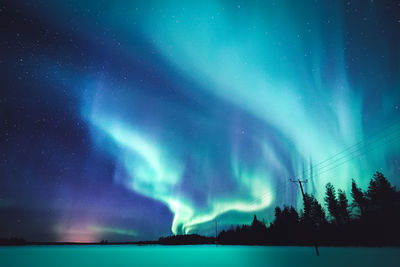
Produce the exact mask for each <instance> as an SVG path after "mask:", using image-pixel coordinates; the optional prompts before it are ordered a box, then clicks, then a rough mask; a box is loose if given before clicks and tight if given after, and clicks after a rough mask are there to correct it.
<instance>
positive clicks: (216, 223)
mask: <svg viewBox="0 0 400 267" xmlns="http://www.w3.org/2000/svg"><path fill="white" fill-rule="evenodd" d="M215 246H218V222H217V219H215Z"/></svg>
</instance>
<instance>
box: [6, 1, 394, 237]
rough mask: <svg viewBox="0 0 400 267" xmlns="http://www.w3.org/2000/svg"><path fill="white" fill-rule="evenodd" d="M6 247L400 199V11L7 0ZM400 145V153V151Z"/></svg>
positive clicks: (317, 4) (177, 230) (328, 4)
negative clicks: (344, 201)
mask: <svg viewBox="0 0 400 267" xmlns="http://www.w3.org/2000/svg"><path fill="white" fill-rule="evenodd" d="M0 16H1V29H0V30H1V32H0V36H1V37H0V68H1V75H0V82H1V83H0V84H1V94H0V105H1V107H0V111H1V113H0V119H1V120H0V123H1V124H0V125H1V126H0V217H1V218H2V219H1V221H0V226H1V227H0V236H6V237H8V236H18V237H24V238H27V239H29V240H46V241H48V240H50V241H99V240H101V239H109V240H114V241H127V240H146V239H156V238H158V237H159V236H162V235H169V234H172V233H174V234H181V233H199V234H204V235H208V234H213V233H214V232H213V231H214V220H218V222H219V225H220V227H221V229H223V228H229V227H231V226H232V225H236V224H243V223H248V222H250V221H251V219H252V216H253V214H257V216H258V217H259V218H263V219H265V220H266V221H267V222H269V221H270V219H271V215H272V214H273V210H274V207H275V206H276V205H283V204H292V205H300V204H301V202H300V200H301V198H300V197H301V195H300V192H299V189H298V188H297V187H296V185H294V184H292V183H290V182H289V179H290V178H304V179H308V180H309V182H308V183H307V187H306V190H307V192H310V193H311V192H312V193H313V194H315V195H316V196H317V197H318V198H319V199H322V198H323V193H324V186H325V184H326V183H327V182H331V183H332V184H334V185H335V186H336V187H339V188H342V189H344V190H346V192H349V188H350V183H351V179H355V180H356V181H357V182H358V183H359V185H361V186H362V187H366V186H367V183H368V181H369V179H370V178H371V176H372V174H373V173H374V172H375V171H376V170H380V171H382V172H383V173H384V174H385V175H386V176H387V177H388V178H389V180H390V181H391V182H392V183H393V184H394V185H397V186H398V185H400V180H399V178H400V150H399V148H400V124H399V120H398V119H399V114H400V108H399V107H400V34H399V33H400V1H377V0H376V1H373V0H371V1H151V0H150V1H105V0H103V1H87V0H80V1H78V0H76V1H34V0H25V1H5V2H4V3H3V4H1V6H0ZM398 137H399V138H398Z"/></svg>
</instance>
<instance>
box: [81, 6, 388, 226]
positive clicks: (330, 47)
mask: <svg viewBox="0 0 400 267" xmlns="http://www.w3.org/2000/svg"><path fill="white" fill-rule="evenodd" d="M153 4H154V3H153ZM156 5H157V9H156V11H154V12H147V13H146V12H145V14H144V15H143V16H142V17H141V19H140V23H139V25H141V26H142V27H143V29H144V30H143V32H145V33H146V34H147V36H148V39H149V40H152V43H153V44H154V45H155V47H156V49H157V50H158V53H160V54H161V55H163V57H164V58H165V59H166V60H167V61H168V62H169V63H170V64H171V65H173V66H174V67H175V68H176V69H177V70H178V71H179V72H180V73H182V75H185V76H186V77H188V78H189V79H191V80H193V81H196V83H198V84H200V85H201V89H202V90H204V91H205V92H207V93H210V94H212V95H213V96H214V97H216V98H217V99H220V100H221V101H226V102H227V103H229V104H230V105H233V106H235V107H236V108H238V109H240V110H243V111H245V112H248V113H249V114H251V115H252V116H254V117H255V118H257V119H259V120H261V121H263V122H264V123H265V124H266V125H268V126H269V128H268V129H269V131H263V132H262V131H256V130H254V131H250V132H249V133H247V132H246V134H248V135H250V136H251V137H250V138H251V140H252V141H251V143H252V144H253V145H255V146H257V149H256V156H257V157H258V159H257V160H255V161H254V157H255V156H254V155H252V157H251V158H252V160H248V159H246V157H245V156H243V151H244V150H245V149H244V147H245V146H246V143H244V142H243V141H242V140H241V139H240V138H239V137H238V136H239V135H240V134H239V135H238V136H236V135H235V134H232V135H231V136H227V141H226V142H227V143H228V144H229V145H230V150H229V151H230V154H227V155H226V157H227V161H228V162H229V163H228V164H227V165H228V168H229V169H230V170H229V171H228V172H227V173H229V175H228V176H227V177H224V179H227V180H230V183H231V184H233V185H234V186H233V187H235V189H234V190H233V191H232V192H217V193H215V192H213V194H212V196H211V195H210V190H212V189H210V187H207V184H208V183H210V182H211V180H210V176H213V175H214V174H215V173H214V172H213V171H214V169H215V168H216V167H217V164H211V163H209V162H208V161H207V160H205V158H207V156H209V154H208V151H207V149H208V147H207V145H206V146H205V147H200V146H196V145H195V141H193V140H192V139H191V138H190V137H188V136H187V135H186V133H185V131H179V136H178V137H177V139H179V138H182V139H184V140H186V142H184V143H185V144H188V142H187V141H192V143H191V144H190V145H189V146H188V145H181V144H178V143H174V142H173V141H171V140H168V139H169V138H167V137H166V136H163V134H165V133H166V130H165V129H164V130H161V131H160V133H159V134H155V135H154V134H153V133H151V132H149V131H148V129H147V128H146V126H145V123H144V122H143V121H141V120H140V118H139V117H138V116H137V115H130V114H129V113H128V112H126V111H121V110H122V109H121V107H120V106H124V105H125V106H127V105H129V104H126V103H125V104H123V103H120V102H118V103H117V102H113V101H112V100H110V99H112V98H111V97H109V98H107V97H104V98H103V99H102V100H101V101H98V100H97V99H96V98H95V97H93V98H90V97H89V98H88V99H86V100H87V101H85V104H84V106H85V107H84V112H83V113H84V116H85V118H86V119H87V120H88V121H89V123H90V124H91V125H92V126H93V131H94V136H96V138H95V139H96V141H97V142H98V143H99V144H100V146H102V147H104V148H105V149H106V150H107V151H108V152H110V153H111V154H113V155H114V156H115V158H116V159H117V162H118V164H119V168H118V169H117V171H116V173H115V180H116V181H117V182H119V183H122V184H124V185H125V186H127V187H128V188H130V189H132V190H134V191H135V192H137V193H140V194H142V195H145V196H148V197H151V198H154V199H157V200H160V201H162V202H164V203H165V204H166V205H167V206H168V207H169V208H170V209H171V211H172V212H173V213H174V220H173V223H172V232H173V233H175V234H176V233H189V232H191V231H194V230H196V228H197V227H199V226H200V225H201V224H203V223H206V222H209V221H211V220H213V219H214V218H215V217H216V216H218V215H219V214H222V213H225V212H227V211H231V210H237V211H244V212H252V211H256V210H261V209H263V208H266V207H268V206H269V205H270V204H271V203H272V201H273V200H276V201H275V202H274V204H277V205H279V204H281V203H285V197H284V196H283V197H282V196H280V195H279V194H278V193H279V192H277V193H275V194H274V192H273V190H272V189H273V188H275V187H276V186H278V185H279V184H281V183H282V181H287V179H288V178H290V177H293V176H296V175H299V174H301V173H302V172H303V171H304V170H307V169H308V168H309V166H312V165H313V164H315V163H318V162H321V161H322V160H325V159H326V158H327V157H329V156H331V155H334V154H336V153H337V152H339V151H341V150H343V149H344V148H346V147H348V146H350V145H352V144H354V143H356V142H357V141H359V140H363V139H364V133H363V128H362V120H361V119H362V95H361V94H360V91H354V90H352V89H351V88H350V85H349V82H348V77H347V73H346V71H345V70H346V68H345V63H344V54H343V40H342V39H341V37H340V36H342V33H341V27H342V25H341V16H340V14H341V11H340V9H339V8H338V9H337V10H335V9H334V8H333V10H330V12H332V13H331V14H332V16H331V23H330V24H329V25H322V24H321V23H312V22H315V21H320V19H321V14H322V13H321V10H320V9H319V8H318V7H308V8H307V10H306V9H302V10H301V11H302V12H301V14H298V13H297V12H295V10H296V7H294V6H293V5H295V4H294V3H290V2H285V1H284V2H280V4H279V5H276V6H275V7H274V8H261V7H259V6H258V7H257V6H247V5H246V4H243V5H240V6H239V5H234V6H232V5H226V2H223V1H221V2H220V1H212V2H211V1H210V2H206V3H202V2H199V3H194V1H193V2H192V1H191V2H184V3H182V4H176V3H174V4H172V3H171V2H165V1H160V2H156ZM127 10H128V11H126V12H127V13H129V9H127ZM132 10H133V7H132ZM157 10H159V11H157ZM160 10H161V11H162V13H163V14H168V15H162V14H160V12H161V11H160ZM125 30H126V32H127V33H129V27H126V26H125ZM323 32H330V33H331V34H330V35H329V38H327V36H326V35H324V34H323ZM137 86H140V85H137ZM110 90H111V89H110ZM187 90H188V91H189V90H191V88H190V87H188V88H187ZM95 91H96V90H95ZM97 93H98V92H97ZM101 94H105V95H107V94H109V95H111V94H110V93H109V92H108V93H107V90H106V89H104V88H102V90H101ZM152 103H153V102H151V101H149V106H147V107H145V108H144V109H149V108H150V104H152ZM136 108H138V109H141V108H142V109H143V107H135V106H134V105H133V106H132V109H133V110H134V109H136ZM214 115H215V114H214ZM161 123H162V121H161ZM163 127H164V128H174V127H176V125H173V124H171V125H170V124H168V123H164V124H163ZM260 127H261V126H260ZM233 128H234V127H233ZM261 128H262V127H261ZM263 129H264V128H263ZM180 130H182V129H180ZM98 136H102V137H100V138H99V137H98ZM277 136H278V137H279V138H277ZM205 138H206V136H205ZM110 140H111V144H110ZM277 140H278V141H277ZM217 141H220V139H217V140H216V141H215V142H217ZM277 142H279V146H277V145H276V143H277ZM208 145H209V146H211V147H212V149H210V150H211V151H212V152H214V151H216V150H215V144H208ZM393 149H394V148H390V147H388V146H384V145H383V146H382V147H381V149H380V150H379V151H376V152H374V153H369V154H366V155H364V156H363V157H362V159H361V160H359V161H357V162H356V163H355V164H356V165H355V164H354V162H351V161H349V162H348V163H347V164H344V165H341V166H340V167H339V168H337V169H335V172H334V175H332V173H331V172H327V173H322V174H319V173H318V172H317V173H313V172H312V171H311V172H307V173H306V174H305V175H306V176H307V177H309V178H311V179H312V183H310V185H309V186H310V188H308V190H312V189H314V191H313V193H315V194H316V195H317V197H319V198H321V195H322V192H321V190H320V191H319V190H317V189H323V188H324V185H325V184H326V183H327V182H333V184H334V185H335V186H337V187H341V188H348V184H349V182H348V181H349V179H350V178H355V179H356V180H358V182H361V185H362V186H365V183H366V181H367V179H361V178H368V177H369V176H370V175H371V173H372V172H373V171H374V170H375V168H376V167H375V166H377V164H379V165H380V166H384V167H386V165H385V156H384V155H385V153H382V152H388V151H393ZM193 150H195V151H193ZM185 153H190V154H196V155H192V157H191V161H190V162H189V161H188V160H187V159H186V157H185V156H184V154H185ZM249 153H250V154H251V152H247V154H249ZM350 158H351V157H350V156H348V157H347V158H344V159H343V161H346V160H350ZM217 159H221V157H219V158H217ZM370 162H374V163H375V164H369V163H370ZM189 163H191V164H192V165H195V166H201V168H204V169H207V171H203V172H202V171H199V173H195V174H193V176H195V182H196V183H199V185H198V186H199V187H201V186H204V187H205V188H206V189H205V190H202V193H203V194H204V195H205V200H204V201H203V202H201V203H197V200H196V198H195V197H193V196H192V195H191V192H190V191H187V188H185V187H184V186H182V184H184V183H185V179H187V176H186V175H185V172H186V169H187V168H188V165H190V164H189ZM225 165H226V164H225ZM225 167H226V166H225ZM278 175H279V177H280V178H277V177H278ZM216 176H217V177H219V178H221V177H220V176H218V175H216ZM359 179H360V180H359ZM193 186H196V184H195V183H194V184H193ZM265 193H267V197H264V198H260V196H263V195H264V196H265Z"/></svg>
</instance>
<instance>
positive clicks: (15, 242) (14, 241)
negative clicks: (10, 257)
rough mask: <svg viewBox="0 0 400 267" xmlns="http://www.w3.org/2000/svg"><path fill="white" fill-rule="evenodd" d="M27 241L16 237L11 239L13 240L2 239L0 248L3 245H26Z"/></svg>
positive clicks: (0, 239)
mask: <svg viewBox="0 0 400 267" xmlns="http://www.w3.org/2000/svg"><path fill="white" fill-rule="evenodd" d="M25 244H26V241H25V239H22V238H16V237H11V238H0V246H1V245H7V246H10V245H25Z"/></svg>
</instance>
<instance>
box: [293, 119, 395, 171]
mask: <svg viewBox="0 0 400 267" xmlns="http://www.w3.org/2000/svg"><path fill="white" fill-rule="evenodd" d="M399 122H400V121H396V122H395V123H392V124H391V125H387V126H385V127H384V128H383V130H382V131H379V132H375V133H374V134H371V135H369V136H367V137H366V138H365V139H364V140H360V141H358V142H357V143H355V144H353V145H351V146H349V147H347V148H346V149H344V150H342V151H340V152H338V153H336V154H334V155H333V156H331V157H329V158H327V159H325V160H323V161H321V162H319V163H317V164H314V165H313V166H311V167H310V168H308V169H306V170H304V171H303V172H302V174H301V175H302V176H304V175H306V173H307V172H310V171H312V170H313V169H315V168H316V167H317V166H320V165H323V164H324V163H326V162H329V161H330V160H332V159H334V158H336V157H337V156H339V155H341V154H343V153H345V152H347V151H349V150H352V149H353V148H355V147H358V148H357V149H356V150H354V151H351V152H350V153H349V154H353V153H355V152H357V151H358V150H361V149H363V148H364V147H365V146H369V145H370V144H373V143H375V142H378V141H380V139H382V138H385V137H387V136H390V135H392V134H394V133H396V132H397V131H398V130H400V128H399V129H395V130H394V131H393V132H389V133H388V134H385V135H383V136H382V137H380V138H378V139H377V140H376V141H372V140H374V139H376V138H377V137H378V136H379V135H381V134H382V133H384V132H386V131H387V130H389V129H390V128H393V127H395V126H397V123H399ZM368 139H370V140H368ZM371 141H372V142H371ZM363 143H365V144H364V145H363V146H364V147H363V146H362V147H359V145H361V144H363ZM347 156H348V155H347ZM341 158H344V157H341ZM341 158H340V159H341ZM338 160H339V159H336V160H335V161H333V162H331V163H328V164H326V165H324V166H322V167H320V168H326V167H328V166H329V165H331V164H333V163H335V162H337V161H338Z"/></svg>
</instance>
